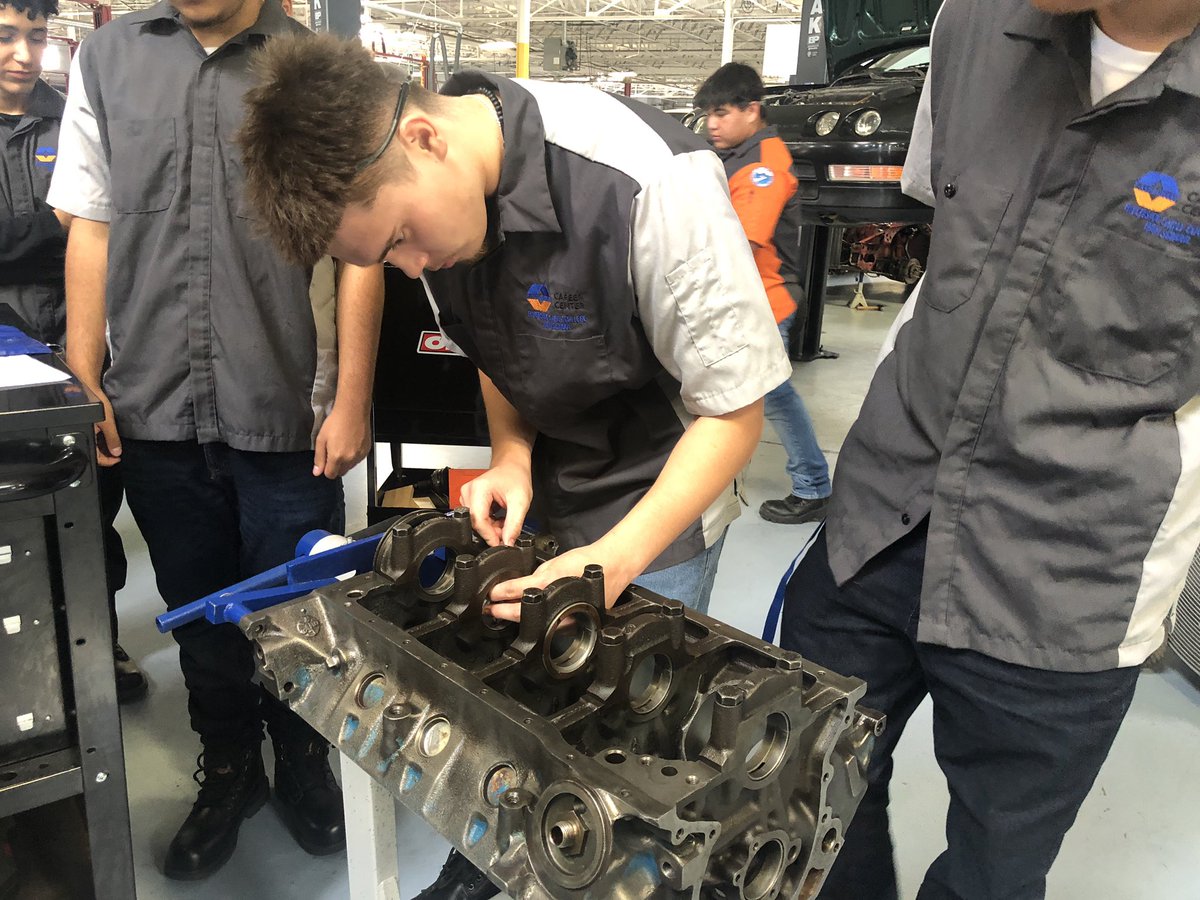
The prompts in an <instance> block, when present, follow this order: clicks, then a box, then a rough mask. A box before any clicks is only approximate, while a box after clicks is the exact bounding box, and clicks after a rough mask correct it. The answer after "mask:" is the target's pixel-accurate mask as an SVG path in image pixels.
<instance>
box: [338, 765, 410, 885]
mask: <svg viewBox="0 0 1200 900" xmlns="http://www.w3.org/2000/svg"><path fill="white" fill-rule="evenodd" d="M341 759H342V798H343V801H344V803H345V809H346V866H347V868H348V869H349V871H350V896H351V897H352V898H354V900H400V880H399V873H398V864H397V862H396V801H395V799H394V798H393V797H392V795H391V794H389V793H388V792H387V791H386V790H384V788H383V786H382V785H381V784H380V783H379V782H377V781H376V780H375V779H374V778H372V777H371V776H370V775H368V774H367V773H366V772H364V771H363V770H362V769H360V768H359V767H358V765H357V764H356V763H355V762H354V760H353V759H351V758H350V757H348V756H347V755H346V754H345V753H343V754H341Z"/></svg>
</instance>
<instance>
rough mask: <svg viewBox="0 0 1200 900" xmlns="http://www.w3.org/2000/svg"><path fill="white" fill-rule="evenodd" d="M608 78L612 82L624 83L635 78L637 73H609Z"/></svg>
mask: <svg viewBox="0 0 1200 900" xmlns="http://www.w3.org/2000/svg"><path fill="white" fill-rule="evenodd" d="M608 77H609V78H611V79H613V80H614V81H626V80H632V79H634V78H637V72H610V73H609V74H608Z"/></svg>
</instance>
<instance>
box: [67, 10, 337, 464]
mask: <svg viewBox="0 0 1200 900" xmlns="http://www.w3.org/2000/svg"><path fill="white" fill-rule="evenodd" d="M304 30H305V29H304V28H303V27H302V26H301V25H299V24H297V23H296V22H294V21H292V20H291V19H289V18H288V17H287V16H286V15H284V13H283V10H282V8H281V7H280V6H279V4H278V2H277V0H267V2H266V3H264V4H263V7H262V12H261V13H260V15H259V18H258V21H257V22H255V24H254V25H253V26H252V27H250V28H249V29H247V30H246V31H244V32H242V33H241V34H239V35H237V36H236V37H234V38H231V39H230V40H229V41H227V42H226V43H225V44H224V45H223V46H221V47H219V48H216V49H212V48H207V49H210V50H212V52H211V53H207V52H206V48H204V47H201V46H200V44H199V43H198V42H197V41H196V38H195V37H194V36H193V35H192V33H191V32H190V31H189V30H188V29H187V27H186V26H185V25H184V24H183V23H182V22H181V21H180V18H179V14H178V13H177V12H176V11H175V9H174V8H173V7H172V6H171V5H170V4H169V3H167V2H161V3H159V4H157V5H155V6H153V7H151V8H149V9H146V10H143V11H140V12H136V13H131V14H129V15H126V16H122V17H121V18H119V19H116V20H114V21H113V22H111V23H110V24H108V25H105V26H104V27H103V28H101V29H98V30H97V31H96V32H95V34H93V35H92V36H90V37H89V38H88V39H87V40H86V41H84V42H83V44H82V46H81V47H80V49H79V53H78V56H77V63H78V66H77V70H78V72H79V73H80V75H81V80H80V81H74V80H73V81H72V85H73V89H72V92H71V97H70V98H69V102H68V108H67V115H66V118H65V120H64V123H63V136H62V142H61V147H60V161H59V167H58V170H57V171H56V173H55V177H54V181H53V184H52V186H51V193H50V202H51V204H52V205H54V206H57V207H59V208H61V209H64V210H66V211H68V212H71V213H74V214H76V215H79V216H82V217H84V218H89V219H94V220H98V221H108V222H109V225H110V232H109V246H108V257H109V264H108V281H107V289H106V299H107V304H108V325H109V336H110V343H111V350H112V356H113V364H112V368H111V369H109V370H108V372H107V373H106V374H105V377H104V388H105V391H106V392H107V393H108V396H109V398H110V399H111V400H112V404H113V408H114V410H115V413H116V418H117V426H118V429H119V430H120V432H121V433H122V434H123V435H124V436H126V437H130V438H137V439H143V440H163V441H180V440H198V441H199V442H201V443H209V442H223V443H226V444H228V445H230V446H231V447H235V448H237V449H240V450H254V451H297V450H306V449H309V448H311V446H312V437H313V430H314V422H315V413H314V408H317V409H320V408H321V407H322V406H323V404H324V398H320V397H317V396H315V394H316V393H317V392H318V391H320V390H322V389H327V388H328V387H329V385H330V384H331V381H330V379H329V378H328V377H326V375H324V374H323V373H322V372H321V371H320V368H321V367H320V365H319V364H318V356H319V355H318V346H317V323H316V322H315V321H314V311H313V307H312V306H311V304H310V298H309V273H308V272H306V271H305V270H304V269H302V268H298V267H295V266H290V265H287V264H285V263H284V262H283V260H282V259H281V258H280V257H279V255H278V254H277V253H276V252H275V251H274V249H273V248H272V247H271V245H270V243H269V242H268V241H267V240H265V239H264V238H262V237H260V236H259V235H258V234H257V233H256V230H255V224H254V222H253V221H252V219H251V216H250V213H249V212H248V211H247V209H246V206H245V203H244V200H243V189H242V188H243V174H242V166H241V161H240V157H239V155H238V150H237V147H236V145H235V144H234V142H233V136H234V134H235V132H236V131H237V129H238V127H239V125H240V124H241V120H242V96H243V94H244V93H245V91H246V90H247V88H248V87H249V86H250V84H251V83H252V79H251V75H250V72H249V69H248V63H249V56H250V53H251V51H252V50H253V49H254V48H255V47H257V46H259V45H260V44H261V43H262V42H263V41H264V40H266V39H267V38H268V37H269V36H270V35H274V34H283V33H288V32H303V31H304ZM77 91H78V92H82V95H81V96H76V92H77Z"/></svg>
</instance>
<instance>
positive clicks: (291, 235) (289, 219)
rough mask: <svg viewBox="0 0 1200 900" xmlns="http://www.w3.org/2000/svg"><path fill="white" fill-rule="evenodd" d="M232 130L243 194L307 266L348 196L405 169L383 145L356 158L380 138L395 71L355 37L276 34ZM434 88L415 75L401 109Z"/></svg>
mask: <svg viewBox="0 0 1200 900" xmlns="http://www.w3.org/2000/svg"><path fill="white" fill-rule="evenodd" d="M252 66H253V72H254V76H255V85H254V87H252V88H251V89H250V90H249V91H248V92H247V93H246V96H245V104H246V118H245V121H244V122H243V124H242V127H241V129H240V131H239V132H238V135H237V142H238V144H239V146H240V147H241V150H242V161H243V165H244V166H245V170H246V196H247V199H248V200H249V202H250V206H251V208H252V209H254V210H255V211H256V212H257V214H258V216H259V218H260V219H261V222H262V226H263V228H264V229H265V231H266V233H267V235H268V236H269V237H270V238H271V240H272V241H273V242H274V243H275V245H276V246H277V247H278V248H279V250H280V252H281V253H282V254H283V255H284V257H285V258H286V259H288V260H290V261H292V262H294V263H297V264H299V265H305V266H311V265H312V264H313V263H315V262H316V261H317V260H318V259H320V258H321V257H322V256H323V255H324V254H325V253H326V251H327V249H328V247H329V242H330V241H331V240H332V238H333V235H334V232H336V231H337V228H338V225H339V224H340V222H341V220H342V214H343V213H344V212H345V210H346V206H347V205H349V204H351V203H366V204H368V205H369V204H370V203H371V202H372V201H373V200H374V199H375V196H376V194H377V193H378V192H379V188H380V187H381V186H382V185H383V184H384V183H385V182H387V181H390V180H395V179H397V178H401V177H403V176H404V175H405V174H406V173H407V171H408V165H407V160H406V158H405V157H404V155H403V153H402V152H401V151H400V150H399V149H398V148H396V147H395V146H393V147H392V148H390V149H389V150H388V152H387V153H385V154H384V156H383V158H382V159H380V160H379V161H378V162H376V163H374V164H372V165H370V166H368V167H367V168H366V169H365V170H364V171H362V172H361V173H360V172H359V171H358V170H357V168H356V166H357V163H358V161H359V160H361V159H362V158H363V157H365V156H367V155H368V154H369V153H370V152H371V151H372V150H373V149H374V148H376V147H377V146H379V144H380V143H381V142H382V141H383V139H384V136H385V134H386V132H387V129H388V126H389V125H390V123H391V121H392V114H393V112H394V110H395V107H396V99H397V97H398V91H399V90H400V86H401V84H403V81H404V74H403V73H402V72H401V71H400V70H398V69H396V68H394V67H392V66H385V65H381V64H379V63H376V62H375V60H374V58H373V57H372V55H371V53H370V51H369V50H367V49H366V48H365V47H364V46H363V45H362V43H361V42H360V41H353V40H345V39H342V38H339V37H336V36H334V35H328V34H322V35H308V34H301V35H284V36H280V37H276V38H273V39H272V40H270V41H268V42H267V44H266V45H265V46H264V47H263V49H261V50H259V51H258V52H257V53H256V54H255V56H254V60H253V63H252ZM439 99H440V98H439V97H438V95H436V94H432V93H429V92H428V91H425V90H423V89H421V88H420V87H419V86H417V85H412V86H411V87H410V88H409V96H408V100H407V104H406V107H405V108H406V110H408V109H422V110H425V111H427V112H428V111H433V109H432V108H433V107H436V106H437V101H438V100H439Z"/></svg>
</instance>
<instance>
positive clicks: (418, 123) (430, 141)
mask: <svg viewBox="0 0 1200 900" xmlns="http://www.w3.org/2000/svg"><path fill="white" fill-rule="evenodd" d="M398 131H399V134H398V135H397V136H398V137H399V138H400V140H401V142H402V143H403V144H404V149H405V150H406V151H407V152H408V154H409V157H410V158H416V157H419V156H421V155H427V156H429V157H431V158H432V159H434V160H436V161H437V162H442V161H444V160H445V158H446V152H447V150H448V149H449V148H448V147H447V145H446V138H445V137H444V136H443V134H442V132H441V129H439V128H438V127H437V125H436V124H435V123H434V122H433V120H432V119H430V118H428V117H427V116H424V115H414V116H408V117H406V118H405V119H404V120H403V121H402V122H401V123H400V125H399V126H398Z"/></svg>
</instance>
